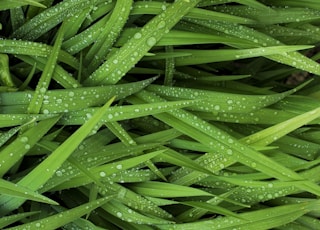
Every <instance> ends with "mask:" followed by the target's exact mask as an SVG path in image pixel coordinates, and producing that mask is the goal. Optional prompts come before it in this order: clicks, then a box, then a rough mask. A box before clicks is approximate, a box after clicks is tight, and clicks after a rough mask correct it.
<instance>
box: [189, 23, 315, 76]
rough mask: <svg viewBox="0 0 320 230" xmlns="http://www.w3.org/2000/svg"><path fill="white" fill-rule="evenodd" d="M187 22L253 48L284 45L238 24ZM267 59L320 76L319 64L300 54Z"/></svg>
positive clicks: (275, 55)
mask: <svg viewBox="0 0 320 230" xmlns="http://www.w3.org/2000/svg"><path fill="white" fill-rule="evenodd" d="M186 20H188V21H191V22H193V23H196V24H199V25H202V26H205V27H207V28H210V29H213V30H215V31H220V32H222V33H225V34H228V35H231V36H234V37H238V38H240V39H243V40H247V41H252V46H251V47H257V46H262V47H266V46H279V45H283V44H282V43H281V42H280V41H278V40H276V39H274V38H272V37H271V36H268V35H266V34H263V33H261V32H259V31H257V30H254V29H252V28H249V27H246V26H237V25H236V24H232V23H227V22H218V21H215V22H210V23H208V21H204V20H193V19H186ZM235 28H237V29H235ZM236 48H248V47H243V46H236ZM266 57H267V58H268V59H271V60H274V61H277V62H279V63H282V64H286V65H289V66H292V67H294V68H298V69H301V70H304V71H308V72H310V73H314V74H316V75H319V74H320V71H319V63H317V62H315V61H313V60H312V59H310V58H307V57H305V56H304V55H302V54H300V53H298V52H290V53H283V54H272V55H267V56H266Z"/></svg>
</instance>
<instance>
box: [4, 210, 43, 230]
mask: <svg viewBox="0 0 320 230" xmlns="http://www.w3.org/2000/svg"><path fill="white" fill-rule="evenodd" d="M38 213H39V212H22V213H19V214H14V215H10V216H6V217H2V218H1V219H0V228H2V229H3V228H4V227H7V226H9V225H10V224H13V223H15V222H17V221H20V220H23V219H24V218H27V217H29V216H32V215H35V214H38Z"/></svg>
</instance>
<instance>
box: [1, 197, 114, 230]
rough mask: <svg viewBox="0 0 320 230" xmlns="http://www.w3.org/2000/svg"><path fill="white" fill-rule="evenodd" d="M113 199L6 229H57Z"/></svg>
mask: <svg viewBox="0 0 320 230" xmlns="http://www.w3.org/2000/svg"><path fill="white" fill-rule="evenodd" d="M112 198H113V197H112V196H109V197H104V198H100V199H98V200H95V201H91V202H89V203H87V204H83V205H80V206H78V207H75V208H72V209H70V210H67V211H64V212H60V213H58V214H55V215H53V216H49V217H46V218H43V219H40V220H36V221H33V222H29V223H26V224H22V225H19V226H16V227H12V228H6V229H8V230H9V229H11V230H20V229H21V230H22V229H26V228H29V229H35V228H39V227H42V228H45V229H48V230H49V229H52V230H53V229H57V228H59V227H61V226H63V225H65V224H67V223H70V222H72V221H73V220H75V219H77V218H79V217H81V216H83V215H85V214H86V213H88V212H91V211H92V210H94V209H96V208H98V207H100V206H102V205H104V204H105V203H107V202H109V201H110V200H111V199H112Z"/></svg>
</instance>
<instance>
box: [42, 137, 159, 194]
mask: <svg viewBox="0 0 320 230" xmlns="http://www.w3.org/2000/svg"><path fill="white" fill-rule="evenodd" d="M159 145H160V144H158V143H157V144H152V143H150V144H145V145H137V146H134V147H133V146H132V147H126V146H119V145H116V146H118V147H119V148H116V146H114V148H109V147H108V146H107V147H100V148H94V147H92V148H93V149H92V150H91V151H90V150H86V151H84V152H85V153H87V156H81V155H80V156H79V157H75V158H76V159H77V160H78V162H79V164H82V165H86V166H87V169H86V170H85V171H86V172H87V173H88V174H90V177H93V178H95V179H100V180H101V179H103V178H102V177H101V175H100V171H99V170H98V171H97V170H95V168H96V167H97V166H99V165H100V166H99V167H100V168H101V167H102V166H101V165H104V164H107V163H110V162H113V161H115V160H118V159H121V158H123V157H128V156H131V155H133V156H135V155H141V154H142V151H144V150H149V149H152V148H154V147H158V146H159ZM128 151H129V152H128ZM75 154H77V155H78V154H79V153H77V152H75ZM109 166H110V164H109ZM109 166H108V165H106V167H109ZM99 167H98V168H99ZM91 169H92V170H93V171H95V173H93V172H92V171H90V170H91ZM101 170H102V169H101ZM117 172H118V173H120V172H121V171H120V170H117ZM102 175H105V176H104V177H105V179H106V181H107V180H108V179H109V177H108V175H107V174H104V173H102ZM116 175H117V174H116ZM116 175H115V176H116ZM76 177H78V178H82V179H79V180H75V179H74V178H76ZM91 181H92V179H89V178H87V177H86V176H84V175H83V174H81V171H80V170H79V168H76V167H74V165H72V164H70V162H65V163H64V164H63V165H62V166H61V167H60V168H59V169H58V170H57V171H56V173H55V175H53V176H52V177H51V178H50V179H49V180H48V181H47V182H46V184H45V185H44V186H43V187H42V188H41V191H42V192H44V191H48V190H50V191H57V190H60V189H62V188H66V187H67V188H70V187H73V186H74V185H75V184H81V185H82V184H86V183H90V182H91ZM60 184H61V186H59V185H60ZM98 184H100V182H98Z"/></svg>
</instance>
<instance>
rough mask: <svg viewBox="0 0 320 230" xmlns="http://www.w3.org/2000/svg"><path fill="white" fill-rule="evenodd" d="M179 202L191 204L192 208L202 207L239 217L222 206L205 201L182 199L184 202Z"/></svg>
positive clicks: (209, 210)
mask: <svg viewBox="0 0 320 230" xmlns="http://www.w3.org/2000/svg"><path fill="white" fill-rule="evenodd" d="M180 203H181V204H184V205H187V206H191V207H193V208H197V209H204V210H205V211H208V212H212V213H216V214H220V215H224V216H232V217H235V218H241V217H240V216H239V215H238V214H236V213H234V212H231V211H230V210H229V209H226V208H222V207H220V206H218V205H213V204H210V203H206V202H198V201H184V202H180Z"/></svg>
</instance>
